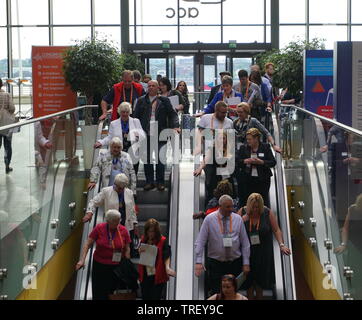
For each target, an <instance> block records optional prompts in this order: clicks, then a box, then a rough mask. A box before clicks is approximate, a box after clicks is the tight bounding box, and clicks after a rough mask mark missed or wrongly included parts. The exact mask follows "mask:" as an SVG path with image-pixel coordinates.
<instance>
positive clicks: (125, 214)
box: [83, 173, 138, 233]
mask: <svg viewBox="0 0 362 320" xmlns="http://www.w3.org/2000/svg"><path fill="white" fill-rule="evenodd" d="M128 183H129V181H128V178H127V176H126V175H125V174H124V173H120V174H117V175H116V177H115V179H114V184H113V186H110V187H106V188H103V189H102V190H101V192H100V193H98V194H97V195H96V196H95V197H94V198H93V199H92V200H91V201H89V206H88V209H87V213H86V215H85V216H84V218H83V222H87V221H91V220H92V216H93V213H94V212H95V210H96V208H97V207H100V206H103V207H104V211H105V212H107V211H108V210H110V209H114V210H117V211H119V212H120V214H121V224H122V225H123V226H125V227H126V228H127V230H128V231H129V232H131V233H132V232H134V229H135V227H136V226H137V223H138V221H137V216H136V212H135V202H134V197H133V192H132V190H131V189H129V188H127V186H128Z"/></svg>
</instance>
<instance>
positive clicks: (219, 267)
mask: <svg viewBox="0 0 362 320" xmlns="http://www.w3.org/2000/svg"><path fill="white" fill-rule="evenodd" d="M219 206H220V208H219V210H217V211H215V212H213V213H210V214H209V215H208V216H207V217H206V218H205V220H204V222H203V224H202V226H201V229H200V232H199V234H198V236H197V239H196V243H195V253H196V265H195V275H196V276H197V277H199V276H200V275H201V273H202V271H203V270H206V269H205V267H204V265H203V264H202V260H203V254H204V249H205V246H206V244H207V261H206V263H207V270H208V283H209V285H210V291H211V294H210V295H213V294H215V293H218V292H220V282H221V278H222V276H223V275H225V274H233V275H234V276H235V277H237V276H238V275H239V274H240V273H241V272H244V275H245V276H246V275H247V274H248V273H249V272H250V266H249V265H250V263H249V257H250V242H249V239H248V235H247V232H246V229H245V225H244V222H243V220H242V218H241V217H240V216H239V215H238V214H236V213H234V212H233V199H232V198H231V197H230V196H229V195H223V196H221V197H220V199H219Z"/></svg>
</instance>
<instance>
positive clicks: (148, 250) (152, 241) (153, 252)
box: [138, 219, 176, 300]
mask: <svg viewBox="0 0 362 320" xmlns="http://www.w3.org/2000/svg"><path fill="white" fill-rule="evenodd" d="M139 251H140V262H139V265H138V273H139V281H140V283H141V289H142V299H143V300H161V298H162V292H163V289H164V287H165V286H166V283H167V281H168V280H169V276H171V277H175V276H176V272H175V271H174V270H172V269H171V268H170V258H171V247H170V246H169V244H168V243H167V239H166V237H164V236H163V235H162V234H161V229H160V224H159V223H158V221H157V220H155V219H149V220H148V221H147V222H146V224H145V231H144V236H143V237H142V239H141V247H140V250H139Z"/></svg>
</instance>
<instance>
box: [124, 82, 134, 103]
mask: <svg viewBox="0 0 362 320" xmlns="http://www.w3.org/2000/svg"><path fill="white" fill-rule="evenodd" d="M122 98H123V101H126V102H128V101H127V98H126V90H125V89H124V85H123V97H122ZM130 100H131V101H129V103H130V104H131V106H132V101H133V84H132V85H131V96H130Z"/></svg>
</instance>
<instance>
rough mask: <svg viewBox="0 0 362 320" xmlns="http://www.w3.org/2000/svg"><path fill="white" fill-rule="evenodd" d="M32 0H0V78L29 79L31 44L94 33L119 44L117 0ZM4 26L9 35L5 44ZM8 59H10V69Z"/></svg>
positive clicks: (66, 42) (63, 41) (59, 42)
mask: <svg viewBox="0 0 362 320" xmlns="http://www.w3.org/2000/svg"><path fill="white" fill-rule="evenodd" d="M36 2H37V3H36V7H34V3H33V2H32V1H28V0H0V77H1V78H3V79H6V78H15V79H18V78H21V79H28V80H30V79H31V76H32V69H31V60H30V59H31V47H32V46H33V45H71V44H74V43H75V40H84V39H86V38H89V37H91V36H92V35H95V34H96V33H98V35H99V36H100V37H101V38H107V39H109V40H111V41H112V42H113V43H114V45H115V46H116V47H117V48H118V49H120V48H121V1H120V0H108V1H107V6H104V2H101V1H100V0H77V1H73V0H37V1H36ZM109 8H112V10H110V9H109ZM7 12H9V13H10V14H9V16H7ZM7 28H9V32H10V35H11V37H10V40H11V41H10V43H9V44H8V37H7V36H8V32H7ZM8 45H10V49H11V50H9V48H8ZM9 52H11V56H10V57H9V56H8V55H9ZM8 59H9V60H10V61H11V64H10V65H11V67H12V68H11V69H10V70H8V62H7V61H8Z"/></svg>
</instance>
